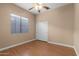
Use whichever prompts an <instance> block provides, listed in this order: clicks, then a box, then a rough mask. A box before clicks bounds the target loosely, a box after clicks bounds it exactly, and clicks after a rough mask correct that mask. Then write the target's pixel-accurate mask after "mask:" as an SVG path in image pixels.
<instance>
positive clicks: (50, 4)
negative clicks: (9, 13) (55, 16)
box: [15, 3, 68, 14]
mask: <svg viewBox="0 0 79 59" xmlns="http://www.w3.org/2000/svg"><path fill="white" fill-rule="evenodd" d="M43 4H44V5H47V6H49V7H50V9H49V10H46V9H41V12H40V13H43V12H46V11H50V10H52V9H55V8H58V7H61V6H64V5H67V4H68V3H43ZM15 5H17V6H19V7H21V8H23V9H25V10H27V11H29V12H31V13H33V14H39V12H38V11H36V10H35V9H32V10H29V8H31V7H33V3H15Z"/></svg>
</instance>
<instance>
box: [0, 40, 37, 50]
mask: <svg viewBox="0 0 79 59" xmlns="http://www.w3.org/2000/svg"><path fill="white" fill-rule="evenodd" d="M34 40H36V39H32V40H29V41H24V42H21V43H17V44H14V45H11V46H8V47H4V48H1V49H0V51H3V50H7V49H9V48H12V47H16V46H19V45H22V44H25V43H28V42H31V41H34Z"/></svg>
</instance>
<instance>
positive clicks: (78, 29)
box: [74, 4, 79, 55]
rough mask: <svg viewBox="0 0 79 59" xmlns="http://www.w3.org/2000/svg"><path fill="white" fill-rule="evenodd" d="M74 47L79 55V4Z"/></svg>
mask: <svg viewBox="0 0 79 59" xmlns="http://www.w3.org/2000/svg"><path fill="white" fill-rule="evenodd" d="M74 22H75V25H74V46H75V49H76V52H77V54H78V55H79V4H75V21H74Z"/></svg>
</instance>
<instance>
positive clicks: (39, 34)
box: [36, 21, 48, 41]
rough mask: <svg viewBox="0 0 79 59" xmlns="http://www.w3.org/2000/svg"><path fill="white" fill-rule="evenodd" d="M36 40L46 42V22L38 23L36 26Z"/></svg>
mask: <svg viewBox="0 0 79 59" xmlns="http://www.w3.org/2000/svg"><path fill="white" fill-rule="evenodd" d="M36 38H37V39H38V40H42V41H47V40H48V22H47V21H43V22H38V23H37V24H36Z"/></svg>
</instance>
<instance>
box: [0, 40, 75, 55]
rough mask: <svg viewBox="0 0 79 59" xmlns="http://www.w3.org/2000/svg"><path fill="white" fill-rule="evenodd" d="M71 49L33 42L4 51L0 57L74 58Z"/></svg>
mask: <svg viewBox="0 0 79 59" xmlns="http://www.w3.org/2000/svg"><path fill="white" fill-rule="evenodd" d="M75 55H76V53H75V51H74V49H73V48H69V47H64V46H59V45H55V44H49V43H47V42H44V41H40V40H35V41H32V42H29V43H26V44H23V45H20V46H17V47H14V48H11V49H8V50H5V51H2V52H0V56H75Z"/></svg>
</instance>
